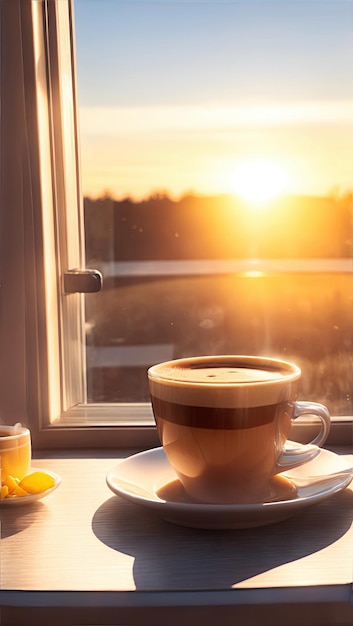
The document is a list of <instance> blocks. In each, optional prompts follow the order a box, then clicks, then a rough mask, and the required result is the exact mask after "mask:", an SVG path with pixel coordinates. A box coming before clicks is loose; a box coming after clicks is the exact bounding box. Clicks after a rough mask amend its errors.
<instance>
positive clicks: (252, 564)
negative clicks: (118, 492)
mask: <svg viewBox="0 0 353 626" xmlns="http://www.w3.org/2000/svg"><path fill="white" fill-rule="evenodd" d="M341 452H342V453H344V454H349V453H350V452H351V451H350V449H348V448H347V449H342V450H341ZM129 454H131V451H129V452H126V451H123V452H117V453H116V454H113V453H103V452H100V453H95V452H91V453H89V452H78V453H77V454H75V453H74V452H73V451H70V453H68V452H63V453H60V452H58V451H52V452H51V453H48V454H46V453H44V452H43V453H42V452H41V453H40V457H41V458H37V459H35V460H34V461H33V466H34V467H38V468H46V469H51V470H53V471H54V472H56V473H58V474H60V476H61V477H62V484H61V485H60V487H59V488H58V489H57V490H56V491H55V492H54V493H52V494H51V495H49V496H48V497H47V498H45V499H43V500H41V501H38V502H36V503H34V504H32V505H28V506H21V507H8V508H6V507H2V508H1V509H0V519H1V544H0V611H1V612H0V622H1V625H2V626H12V625H16V626H22V625H26V626H27V625H28V624H29V623H33V624H36V626H41V625H42V624H43V625H44V624H46V625H47V624H50V625H51V626H59V625H60V626H63V625H64V626H66V625H67V626H71V625H72V626H73V625H75V624H86V625H88V624H96V625H98V624H102V625H104V624H115V625H118V624H119V625H120V624H121V625H123V624H136V625H140V626H141V625H142V624H145V625H150V624H151V625H152V624H153V625H155V626H157V625H161V626H162V624H163V625H165V624H168V625H171V626H180V625H181V624H183V625H185V626H189V625H190V626H191V625H193V626H194V625H197V624H203V625H205V626H207V625H208V624H214V625H218V624H219V625H221V624H222V626H226V625H227V624H232V625H233V624H235V623H237V624H238V623H239V624H241V625H242V626H247V625H250V624H259V623H260V622H259V619H260V620H261V624H262V625H268V626H276V625H277V624H278V626H279V625H281V626H283V625H291V626H299V625H300V624H303V625H309V624H310V625H318V624H320V625H328V624H340V625H343V624H352V623H353V604H352V582H353V567H352V566H353V560H352V552H353V551H352V546H353V526H352V519H353V492H352V491H353V490H352V487H351V486H350V487H348V488H347V489H346V490H345V491H343V492H341V493H339V494H336V495H335V496H333V497H332V498H330V499H329V500H326V501H324V502H322V503H320V504H317V505H314V506H312V507H310V508H308V509H305V510H304V511H303V512H302V513H300V514H299V515H297V516H296V517H293V518H291V519H289V520H287V521H285V522H281V523H279V524H275V525H272V526H267V527H263V528H257V529H247V530H227V531H208V530H196V529H191V528H183V527H181V526H176V525H172V524H168V523H167V522H164V521H163V520H162V519H160V518H159V517H158V516H157V515H156V514H155V513H154V512H152V511H149V510H147V509H144V508H140V507H138V506H136V505H135V504H132V503H129V502H126V501H124V500H122V499H120V498H119V497H117V496H115V495H114V494H112V492H111V491H110V490H109V488H108V487H107V485H106V482H105V476H106V473H107V472H108V470H109V469H111V468H112V467H113V466H114V465H115V464H117V463H118V462H119V459H121V458H124V457H126V456H128V455H129ZM37 455H38V453H37Z"/></svg>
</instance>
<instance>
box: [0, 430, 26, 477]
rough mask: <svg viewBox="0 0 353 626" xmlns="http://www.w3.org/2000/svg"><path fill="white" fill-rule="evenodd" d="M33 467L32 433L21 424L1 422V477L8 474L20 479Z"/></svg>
mask: <svg viewBox="0 0 353 626" xmlns="http://www.w3.org/2000/svg"><path fill="white" fill-rule="evenodd" d="M30 469H31V434H30V431H29V430H28V428H24V427H23V426H21V425H20V424H15V425H14V426H8V425H5V424H0V479H1V482H3V481H4V480H5V479H6V477H7V476H9V475H10V476H13V477H14V478H19V479H20V480H21V479H22V478H23V477H24V476H26V475H27V474H29V472H30Z"/></svg>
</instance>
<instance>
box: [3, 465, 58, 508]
mask: <svg viewBox="0 0 353 626" xmlns="http://www.w3.org/2000/svg"><path fill="white" fill-rule="evenodd" d="M35 471H36V469H35V468H32V469H31V473H33V472H35ZM38 471H45V473H46V474H50V476H52V477H53V478H54V480H55V484H54V485H53V486H52V487H50V489H46V490H45V491H41V492H39V493H29V494H28V496H14V497H13V498H4V500H0V506H21V505H23V504H31V503H32V502H37V500H41V499H42V498H45V497H46V496H49V494H51V493H52V492H53V491H55V489H56V488H57V487H59V485H60V483H61V478H60V476H58V474H54V472H51V471H49V470H43V469H40V470H38Z"/></svg>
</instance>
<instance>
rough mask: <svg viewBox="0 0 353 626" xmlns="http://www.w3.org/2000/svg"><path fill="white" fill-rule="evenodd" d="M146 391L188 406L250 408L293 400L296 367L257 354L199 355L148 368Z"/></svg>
mask: <svg viewBox="0 0 353 626" xmlns="http://www.w3.org/2000/svg"><path fill="white" fill-rule="evenodd" d="M148 375H149V384H150V392H151V394H152V395H154V396H156V397H158V398H160V399H161V400H165V401H169V402H175V403H177V404H189V405H192V406H218V407H224V408H226V407H254V406H263V405H269V404H276V403H277V402H280V401H283V400H289V399H293V397H294V395H295V391H296V389H297V383H296V384H295V385H294V387H292V383H293V381H297V380H299V378H300V370H299V368H297V367H296V366H294V365H292V364H289V363H286V362H284V361H276V360H273V359H263V358H260V357H231V356H225V357H214V358H212V357H199V358H194V359H193V358H189V359H178V360H175V361H169V362H167V363H161V364H159V365H156V366H154V367H151V368H150V370H149V372H148Z"/></svg>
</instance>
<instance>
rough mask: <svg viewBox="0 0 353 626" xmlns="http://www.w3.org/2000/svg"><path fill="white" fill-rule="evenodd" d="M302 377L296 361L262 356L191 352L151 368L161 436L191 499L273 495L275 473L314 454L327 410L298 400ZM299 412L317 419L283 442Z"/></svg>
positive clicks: (324, 433)
mask: <svg viewBox="0 0 353 626" xmlns="http://www.w3.org/2000/svg"><path fill="white" fill-rule="evenodd" d="M300 377H301V370H300V368H299V367H298V366H297V365H295V364H293V363H289V362H286V361H281V360H279V359H272V358H266V357H262V356H232V355H226V356H201V357H190V358H184V359H178V360H174V361H168V362H165V363H159V364H157V365H154V366H152V367H150V368H149V370H148V381H149V390H150V397H151V402H152V408H153V413H154V418H155V422H156V426H157V431H158V435H159V438H160V441H161V443H162V446H163V449H164V451H165V454H166V456H167V458H168V460H169V462H170V464H171V465H172V467H173V468H174V470H175V472H176V475H177V477H178V478H179V480H180V481H181V483H182V485H183V487H184V490H185V495H186V497H187V498H188V499H191V500H192V501H195V502H204V503H213V504H218V503H257V502H267V501H271V500H273V499H276V493H277V490H278V486H277V487H276V480H277V479H278V478H280V477H279V474H280V473H281V472H284V471H285V470H289V469H292V468H294V467H297V466H299V465H302V464H304V463H306V462H308V461H310V460H311V459H312V458H314V457H315V456H316V455H317V454H318V453H319V446H321V445H322V444H323V443H324V441H325V439H326V437H327V435H328V433H329V430H330V415H329V412H328V410H327V408H326V407H324V406H323V405H321V404H318V403H315V402H298V401H297V395H298V388H299V382H300ZM302 415H314V416H316V417H318V418H319V420H320V432H319V434H318V435H317V436H316V437H315V439H314V440H313V441H312V442H311V443H310V444H307V445H305V446H304V445H301V444H294V443H293V442H288V441H287V438H288V434H289V431H290V428H291V426H292V423H293V420H295V419H297V418H298V417H299V416H302ZM277 499H278V498H277Z"/></svg>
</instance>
